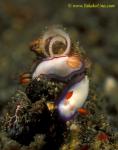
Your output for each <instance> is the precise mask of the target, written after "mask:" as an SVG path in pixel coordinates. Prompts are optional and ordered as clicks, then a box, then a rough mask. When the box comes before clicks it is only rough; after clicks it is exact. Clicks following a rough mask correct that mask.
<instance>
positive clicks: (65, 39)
mask: <svg viewBox="0 0 118 150" xmlns="http://www.w3.org/2000/svg"><path fill="white" fill-rule="evenodd" d="M40 44H41V45H40V47H41V49H42V52H43V54H44V55H45V58H44V59H42V61H41V62H40V63H39V64H38V65H37V66H36V68H35V69H34V71H33V73H32V79H33V80H34V79H37V80H38V78H40V76H41V75H43V76H46V77H47V78H51V79H54V80H58V81H61V82H65V83H66V87H65V88H64V89H63V91H62V94H61V95H60V97H59V98H58V99H57V100H55V104H56V105H57V109H58V111H59V114H60V116H61V117H62V118H63V119H65V120H70V119H71V118H72V117H73V116H74V115H75V114H76V112H77V111H78V109H79V108H81V107H82V106H83V104H84V102H85V100H86V99H87V96H88V92H89V78H88V76H87V74H86V66H85V62H84V60H83V59H82V58H81V56H80V54H74V52H73V50H72V46H71V45H72V44H71V40H70V37H69V35H68V34H67V33H65V31H63V30H61V29H59V28H58V29H55V28H54V29H50V30H49V31H47V32H46V33H45V34H44V35H43V37H42V42H41V43H40ZM56 44H60V45H63V47H62V48H57V49H55V45H56ZM71 52H72V53H71Z"/></svg>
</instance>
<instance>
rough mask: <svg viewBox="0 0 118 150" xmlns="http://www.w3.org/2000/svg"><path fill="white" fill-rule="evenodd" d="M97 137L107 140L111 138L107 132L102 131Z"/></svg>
mask: <svg viewBox="0 0 118 150" xmlns="http://www.w3.org/2000/svg"><path fill="white" fill-rule="evenodd" d="M97 139H98V140H100V141H103V142H106V141H108V140H109V136H108V135H107V134H106V133H104V132H102V133H99V134H98V135H97Z"/></svg>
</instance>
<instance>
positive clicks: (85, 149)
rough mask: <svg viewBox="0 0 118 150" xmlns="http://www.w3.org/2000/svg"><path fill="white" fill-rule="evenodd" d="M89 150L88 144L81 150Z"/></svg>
mask: <svg viewBox="0 0 118 150" xmlns="http://www.w3.org/2000/svg"><path fill="white" fill-rule="evenodd" d="M88 149H89V146H88V145H87V144H86V145H83V146H82V147H81V149H80V150H88Z"/></svg>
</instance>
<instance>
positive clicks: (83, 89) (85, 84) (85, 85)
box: [58, 76, 89, 120]
mask: <svg viewBox="0 0 118 150" xmlns="http://www.w3.org/2000/svg"><path fill="white" fill-rule="evenodd" d="M88 91H89V80H88V77H87V76H85V77H84V79H82V80H81V81H80V82H77V83H76V84H74V85H73V86H72V87H71V88H70V89H69V90H68V93H69V92H71V93H73V94H72V95H71V96H70V97H69V98H67V94H68V93H66V95H64V96H63V98H62V100H61V101H60V103H59V104H58V110H59V113H60V115H61V116H62V117H63V118H64V119H65V120H69V119H70V118H72V116H73V115H74V114H75V113H76V112H77V110H78V108H81V107H82V106H83V104H84V102H85V100H86V98H87V96H88Z"/></svg>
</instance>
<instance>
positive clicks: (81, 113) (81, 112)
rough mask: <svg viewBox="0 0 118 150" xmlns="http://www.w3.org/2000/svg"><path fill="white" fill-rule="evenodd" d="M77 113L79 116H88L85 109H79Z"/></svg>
mask: <svg viewBox="0 0 118 150" xmlns="http://www.w3.org/2000/svg"><path fill="white" fill-rule="evenodd" d="M78 112H79V113H80V115H88V114H89V112H88V110H87V109H85V108H79V109H78Z"/></svg>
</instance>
